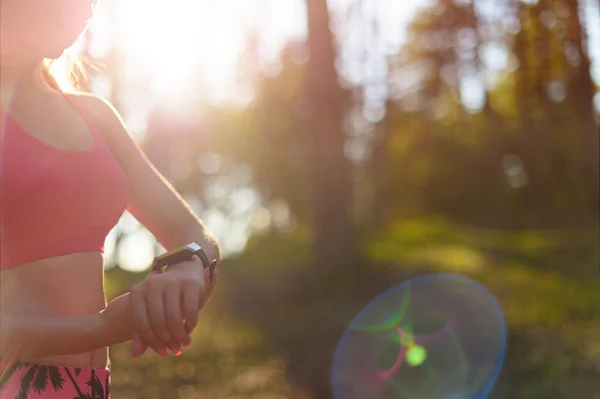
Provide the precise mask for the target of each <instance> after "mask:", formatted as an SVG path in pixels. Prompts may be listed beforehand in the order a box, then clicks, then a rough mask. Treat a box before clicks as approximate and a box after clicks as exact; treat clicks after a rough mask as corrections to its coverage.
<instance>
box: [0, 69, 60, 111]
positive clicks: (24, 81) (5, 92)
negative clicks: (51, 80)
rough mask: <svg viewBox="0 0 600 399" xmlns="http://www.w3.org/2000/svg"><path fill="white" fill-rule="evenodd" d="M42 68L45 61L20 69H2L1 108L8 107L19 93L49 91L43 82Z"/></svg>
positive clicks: (0, 77)
mask: <svg viewBox="0 0 600 399" xmlns="http://www.w3.org/2000/svg"><path fill="white" fill-rule="evenodd" d="M42 68H43V61H39V62H36V63H32V64H29V65H27V66H20V67H10V66H2V67H0V106H2V107H3V108H4V107H6V106H7V105H8V104H9V103H10V101H12V99H13V97H14V95H15V93H16V92H17V91H19V92H25V91H27V92H30V91H47V90H49V88H48V86H47V85H46V84H45V83H44V82H43V75H42Z"/></svg>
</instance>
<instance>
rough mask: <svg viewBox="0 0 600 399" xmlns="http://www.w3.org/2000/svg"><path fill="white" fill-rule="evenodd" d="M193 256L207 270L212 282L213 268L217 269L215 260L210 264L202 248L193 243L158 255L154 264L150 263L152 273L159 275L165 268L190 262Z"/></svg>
mask: <svg viewBox="0 0 600 399" xmlns="http://www.w3.org/2000/svg"><path fill="white" fill-rule="evenodd" d="M194 256H197V257H198V258H199V259H200V261H201V262H202V266H203V267H204V268H209V273H210V279H211V280H212V278H213V275H214V272H215V268H216V267H217V260H216V259H214V260H213V261H212V262H211V261H209V259H208V256H207V255H206V252H204V250H203V249H202V247H201V246H200V245H198V244H196V243H195V242H192V243H190V244H188V245H186V246H184V247H180V248H177V249H175V250H172V251H169V252H167V253H164V254H162V255H158V256H157V257H156V258H154V262H153V263H152V273H155V274H160V273H162V272H163V269H164V268H165V267H166V266H169V265H173V264H175V263H179V262H185V261H188V260H191V259H192V258H193V257H194Z"/></svg>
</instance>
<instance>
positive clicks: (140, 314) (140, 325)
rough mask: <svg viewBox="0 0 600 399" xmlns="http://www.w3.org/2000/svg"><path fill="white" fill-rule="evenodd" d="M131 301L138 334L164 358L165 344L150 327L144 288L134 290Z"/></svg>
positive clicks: (131, 293)
mask: <svg viewBox="0 0 600 399" xmlns="http://www.w3.org/2000/svg"><path fill="white" fill-rule="evenodd" d="M130 300H131V309H132V312H133V322H134V325H135V329H136V334H138V335H139V336H140V337H141V339H142V340H143V341H144V342H145V343H147V344H148V345H149V346H150V347H151V348H152V350H154V351H155V352H156V353H158V354H159V355H161V356H163V357H164V356H167V351H166V350H165V347H164V344H162V342H161V341H160V339H159V338H158V337H157V336H156V334H154V332H153V331H152V328H151V326H150V319H149V317H148V309H147V305H146V299H145V295H144V286H135V287H134V288H132V289H131V292H130Z"/></svg>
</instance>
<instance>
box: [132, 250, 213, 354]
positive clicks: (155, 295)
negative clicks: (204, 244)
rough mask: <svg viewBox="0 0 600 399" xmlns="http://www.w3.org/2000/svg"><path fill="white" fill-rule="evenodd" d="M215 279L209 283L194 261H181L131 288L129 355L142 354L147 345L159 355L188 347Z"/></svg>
mask: <svg viewBox="0 0 600 399" xmlns="http://www.w3.org/2000/svg"><path fill="white" fill-rule="evenodd" d="M217 280H218V271H217V272H215V277H214V278H213V281H212V282H210V279H209V276H208V269H204V268H203V267H202V265H201V264H198V263H197V262H194V261H190V262H182V263H179V264H177V265H173V266H170V267H168V268H167V272H165V273H163V274H154V275H150V276H148V278H146V280H144V281H143V282H141V283H140V284H137V285H135V286H134V287H132V289H131V304H132V312H133V323H134V328H135V337H134V344H133V350H132V355H133V357H137V356H140V355H142V354H143V353H144V352H145V351H146V349H147V348H148V346H150V347H151V348H152V349H153V350H154V351H155V352H156V353H158V354H159V355H161V356H163V357H164V356H167V351H166V348H169V349H170V350H171V351H172V352H173V353H174V354H175V355H176V356H177V355H179V354H181V346H182V345H183V346H186V347H189V346H190V344H191V338H190V333H191V332H192V331H193V329H194V328H195V327H196V325H197V324H198V312H199V311H200V310H201V309H202V307H203V306H204V304H205V303H206V301H207V300H208V297H209V296H210V294H211V292H212V290H213V289H214V287H215V285H216V282H217Z"/></svg>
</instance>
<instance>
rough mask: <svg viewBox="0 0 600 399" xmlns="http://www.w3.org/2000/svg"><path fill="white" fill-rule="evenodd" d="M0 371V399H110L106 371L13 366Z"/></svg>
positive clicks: (38, 365) (28, 365)
mask: <svg viewBox="0 0 600 399" xmlns="http://www.w3.org/2000/svg"><path fill="white" fill-rule="evenodd" d="M0 370H1V374H0V399H58V398H60V399H63V398H64V399H83V398H89V399H109V398H110V369H109V368H105V369H86V368H77V367H62V366H46V365H42V364H28V363H14V364H12V365H10V366H2V367H0Z"/></svg>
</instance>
